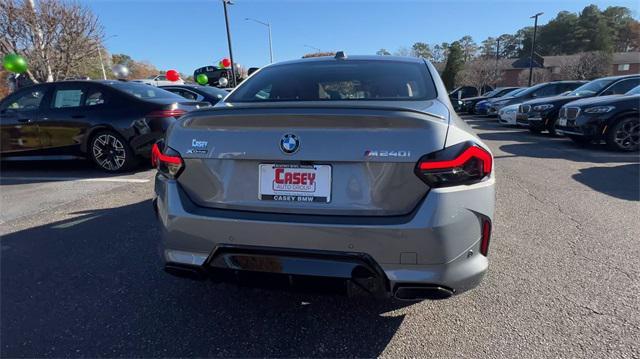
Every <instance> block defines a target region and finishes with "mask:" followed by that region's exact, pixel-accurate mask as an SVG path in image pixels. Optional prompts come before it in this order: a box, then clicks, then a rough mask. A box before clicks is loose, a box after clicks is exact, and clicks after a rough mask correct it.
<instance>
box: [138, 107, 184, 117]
mask: <svg viewBox="0 0 640 359" xmlns="http://www.w3.org/2000/svg"><path fill="white" fill-rule="evenodd" d="M185 113H187V111H185V110H182V109H179V108H174V109H170V110H156V111H151V112H149V113H148V114H147V116H146V117H147V118H167V117H175V118H178V117H180V116H182V115H184V114H185Z"/></svg>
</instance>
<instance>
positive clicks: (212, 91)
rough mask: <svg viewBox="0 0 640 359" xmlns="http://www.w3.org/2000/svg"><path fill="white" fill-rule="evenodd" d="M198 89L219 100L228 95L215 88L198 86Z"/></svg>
mask: <svg viewBox="0 0 640 359" xmlns="http://www.w3.org/2000/svg"><path fill="white" fill-rule="evenodd" d="M198 89H199V90H201V91H203V92H206V93H208V94H209V95H212V96H215V97H216V98H219V99H223V98H224V97H225V96H227V95H228V94H229V93H228V92H227V91H225V90H222V89H219V88H216V87H211V86H199V87H198Z"/></svg>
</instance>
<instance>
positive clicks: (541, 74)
mask: <svg viewBox="0 0 640 359" xmlns="http://www.w3.org/2000/svg"><path fill="white" fill-rule="evenodd" d="M532 75H533V76H532V77H531V85H536V84H539V83H543V82H549V80H551V73H550V72H549V70H547V69H541V68H539V67H536V68H534V69H533V73H532ZM528 84H529V70H528V69H527V70H522V71H520V74H519V75H518V85H520V86H527V85H528Z"/></svg>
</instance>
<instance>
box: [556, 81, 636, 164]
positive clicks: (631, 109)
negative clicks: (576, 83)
mask: <svg viewBox="0 0 640 359" xmlns="http://www.w3.org/2000/svg"><path fill="white" fill-rule="evenodd" d="M556 132H558V133H559V134H563V135H566V136H567V137H569V138H571V139H572V140H573V141H575V142H577V143H581V144H582V143H588V142H594V141H595V142H600V141H602V140H604V141H605V142H606V144H607V147H609V148H611V149H614V150H619V151H637V150H638V149H640V145H639V144H640V139H639V136H640V86H638V87H636V88H634V89H632V90H631V91H629V92H627V93H626V94H625V95H609V96H599V97H591V98H585V99H581V100H577V101H573V102H569V103H568V104H566V105H564V106H562V108H561V109H560V114H559V116H558V124H557V126H556Z"/></svg>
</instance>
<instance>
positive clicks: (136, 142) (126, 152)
mask: <svg viewBox="0 0 640 359" xmlns="http://www.w3.org/2000/svg"><path fill="white" fill-rule="evenodd" d="M226 94H227V92H226V91H224V90H221V89H216V88H208V87H204V86H196V85H177V84H174V85H171V86H168V87H166V89H162V88H159V87H156V86H149V85H148V84H143V83H139V82H126V81H60V82H50V83H43V84H37V85H32V86H28V87H25V88H22V89H20V90H18V91H16V92H14V93H12V94H10V95H9V96H7V97H6V98H4V99H3V100H1V101H0V157H1V158H2V160H3V161H4V160H41V159H73V158H88V159H90V160H92V161H93V162H95V163H96V164H97V165H98V166H99V167H100V168H101V169H103V170H105V171H108V172H117V171H125V170H127V169H131V168H132V167H133V166H135V164H136V163H138V162H139V159H140V158H141V157H149V156H150V152H151V146H152V145H153V144H154V143H155V142H156V141H157V140H158V139H159V138H161V137H162V136H164V133H165V131H166V130H167V128H168V127H169V126H170V125H171V124H172V123H173V122H175V120H176V119H177V118H179V117H180V116H182V115H183V114H185V113H186V112H188V111H190V110H194V109H199V108H203V107H209V106H211V105H213V104H215V103H217V102H218V101H220V100H221V99H222V98H223V97H224V96H226ZM179 95H180V96H179Z"/></svg>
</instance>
